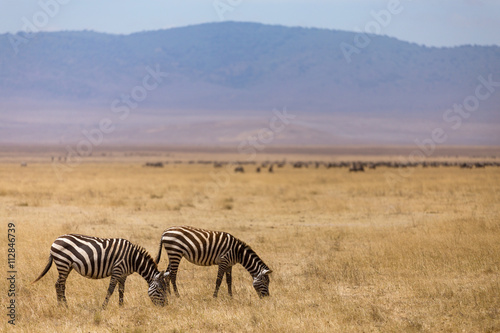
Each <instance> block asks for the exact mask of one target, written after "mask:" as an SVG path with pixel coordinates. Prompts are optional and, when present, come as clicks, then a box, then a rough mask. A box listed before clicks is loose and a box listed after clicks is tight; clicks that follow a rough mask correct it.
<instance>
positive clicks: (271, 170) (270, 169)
mask: <svg viewBox="0 0 500 333" xmlns="http://www.w3.org/2000/svg"><path fill="white" fill-rule="evenodd" d="M268 171H269V172H271V173H273V172H274V171H273V165H272V164H271V166H270V167H269V170H268Z"/></svg>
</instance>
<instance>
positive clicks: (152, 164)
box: [144, 162, 163, 168]
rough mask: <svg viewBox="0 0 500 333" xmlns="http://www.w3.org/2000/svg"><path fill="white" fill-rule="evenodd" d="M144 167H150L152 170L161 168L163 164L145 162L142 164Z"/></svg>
mask: <svg viewBox="0 0 500 333" xmlns="http://www.w3.org/2000/svg"><path fill="white" fill-rule="evenodd" d="M144 166H146V167H152V168H163V162H147V163H146V164H144Z"/></svg>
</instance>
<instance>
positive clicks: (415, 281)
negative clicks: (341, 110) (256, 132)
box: [0, 154, 500, 332]
mask: <svg viewBox="0 0 500 333" xmlns="http://www.w3.org/2000/svg"><path fill="white" fill-rule="evenodd" d="M169 158H170V157H169ZM192 158H193V160H195V159H196V155H195V154H193V156H192ZM219 158H220V156H217V154H213V155H210V156H207V159H211V160H217V159H219ZM270 158H275V159H279V160H281V159H282V157H280V156H278V157H270ZM310 158H313V157H310ZM323 158H324V159H328V157H323ZM147 159H148V157H142V158H139V157H135V158H130V159H124V160H120V161H117V160H115V159H112V158H106V157H102V158H101V159H97V158H96V159H89V160H84V161H82V162H81V163H79V164H78V165H72V166H71V167H69V168H54V165H53V164H52V163H50V161H49V160H48V157H47V159H46V160H42V159H40V160H36V159H35V160H33V161H31V160H30V161H29V162H28V164H27V166H26V167H21V166H20V164H19V163H18V162H17V161H9V160H5V159H3V160H2V159H0V221H1V223H2V230H3V231H2V232H3V235H1V238H2V242H1V247H2V248H1V250H2V253H3V254H4V255H3V257H4V259H3V260H2V267H3V269H2V271H3V274H2V276H3V278H2V279H1V283H0V285H1V286H2V287H1V290H2V291H1V297H2V309H3V310H2V321H1V323H0V330H1V331H4V332H8V331H11V330H13V327H12V326H11V325H10V324H8V322H7V320H8V317H7V316H6V315H5V314H6V307H5V306H7V303H8V302H9V299H8V297H7V290H8V288H9V285H8V284H9V282H8V281H7V279H6V278H5V277H6V275H7V271H8V268H7V245H6V244H7V242H6V239H7V225H8V223H14V224H15V229H16V269H17V280H16V305H17V308H16V325H15V330H16V331H18V332H153V331H160V332H215V331H221V332H256V331H260V332H299V331H301V332H438V331H441V332H496V331H500V168H499V167H486V168H472V169H464V168H459V167H457V166H453V167H435V168H430V167H429V168H423V167H421V166H419V167H415V168H411V169H407V170H404V171H402V170H399V169H394V168H387V167H378V168H376V169H367V170H365V172H356V173H354V172H352V173H351V172H348V169H347V168H330V169H327V168H325V167H324V165H321V166H320V167H318V168H316V167H315V166H314V164H312V165H310V166H309V167H307V168H305V167H302V168H294V167H292V165H291V164H290V163H289V162H291V161H292V160H293V157H289V158H288V159H287V163H286V164H285V165H284V166H283V167H277V166H275V167H274V168H273V171H274V172H273V173H270V172H268V168H267V167H266V168H263V169H262V171H261V172H260V173H257V172H255V170H256V167H257V165H245V166H244V168H245V172H244V173H235V172H234V166H231V167H226V166H222V167H218V168H214V165H213V164H212V163H206V164H203V163H196V162H194V163H189V162H188V160H187V159H186V161H184V162H182V163H174V162H173V161H172V162H171V163H168V164H165V165H164V166H163V167H161V168H153V167H145V166H143V165H144V163H145V161H146V160H147ZM154 159H155V161H156V160H161V159H163V157H161V156H156V157H154ZM165 159H166V157H165ZM174 225H191V226H197V227H202V228H207V229H215V230H223V231H227V232H229V233H231V234H233V235H234V236H236V237H238V238H240V239H241V240H243V241H245V242H246V243H248V244H249V245H251V246H252V248H253V249H254V250H255V251H256V252H257V253H258V254H259V256H260V257H261V258H262V259H263V260H264V262H265V263H266V264H267V265H268V266H269V267H270V268H271V269H272V270H273V273H272V275H271V284H270V293H271V296H270V297H267V298H263V299H259V297H258V295H257V294H256V292H255V291H254V289H253V287H252V279H251V276H250V275H249V274H248V273H247V271H246V270H245V269H244V268H243V267H242V266H240V265H238V266H235V267H234V268H233V297H232V298H231V297H229V295H228V293H227V286H226V284H225V281H223V283H222V285H221V289H220V291H219V297H218V298H213V297H212V293H213V290H214V287H215V279H216V275H217V267H216V266H212V267H200V266H195V265H193V264H191V263H189V262H187V261H185V260H183V261H182V262H181V265H180V268H179V273H178V279H177V282H178V286H179V291H180V294H181V295H180V297H179V298H177V297H175V296H174V295H173V294H172V295H169V296H168V305H167V306H165V307H163V308H157V307H155V306H154V305H153V304H152V303H151V301H150V299H149V297H148V295H147V283H146V282H145V281H144V279H142V277H140V276H139V275H138V274H134V275H131V276H130V277H129V278H128V279H127V284H126V289H125V303H124V306H123V307H119V306H118V291H115V293H114V294H113V296H112V297H111V299H110V303H109V305H108V307H107V309H105V310H102V309H101V304H102V302H103V300H104V298H105V296H106V291H107V288H108V284H109V278H108V279H102V280H90V279H86V278H84V277H82V276H80V275H79V274H78V273H76V272H75V271H73V272H72V273H71V274H70V276H69V278H68V282H67V285H66V296H67V298H68V306H67V307H62V306H58V304H57V300H56V291H55V287H54V284H55V282H56V279H57V269H56V267H55V265H53V266H52V268H51V270H50V271H49V272H48V273H47V275H46V276H45V277H43V278H42V279H41V280H40V281H38V282H37V283H35V284H31V282H32V281H33V280H35V279H36V277H38V275H39V274H40V273H41V272H42V270H43V268H44V267H45V265H46V263H47V259H48V256H49V251H50V246H51V244H52V242H53V241H54V240H55V239H56V238H57V237H58V236H60V235H63V234H66V233H79V234H86V235H91V236H99V237H120V238H126V239H128V240H130V241H132V242H134V243H137V244H139V245H141V246H143V247H144V248H145V249H146V250H147V251H148V252H149V253H151V255H152V256H153V257H154V256H155V255H156V253H157V250H158V244H159V241H160V236H161V233H162V231H163V230H164V229H166V228H167V227H170V226H174ZM167 261H168V260H167V256H166V255H165V253H163V255H162V260H161V261H160V263H159V268H160V269H165V268H166V266H167V263H168V262H167Z"/></svg>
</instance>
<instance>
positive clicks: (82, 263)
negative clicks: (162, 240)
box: [33, 234, 168, 308]
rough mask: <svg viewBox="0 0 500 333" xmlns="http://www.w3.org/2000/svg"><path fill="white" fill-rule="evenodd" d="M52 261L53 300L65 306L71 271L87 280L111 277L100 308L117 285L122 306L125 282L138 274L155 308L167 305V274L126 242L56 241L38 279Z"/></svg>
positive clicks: (79, 238)
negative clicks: (56, 275) (55, 274)
mask: <svg viewBox="0 0 500 333" xmlns="http://www.w3.org/2000/svg"><path fill="white" fill-rule="evenodd" d="M52 261H55V263H56V267H57V271H58V272H59V278H58V279H57V282H56V293H57V301H58V302H63V303H66V295H65V290H66V279H67V278H68V275H69V273H70V272H71V270H73V269H74V270H75V271H77V272H78V273H80V274H81V275H83V276H85V277H87V278H90V279H102V278H105V277H108V276H111V281H110V282H109V288H108V293H107V295H106V299H105V300H104V303H103V305H102V306H103V308H104V307H106V305H107V304H108V301H109V298H110V297H111V295H112V294H113V291H114V289H115V286H116V284H117V283H118V284H119V286H118V291H119V305H120V306H121V305H123V294H124V292H125V280H126V279H127V276H129V275H130V274H132V273H134V272H137V273H139V274H140V275H141V276H142V277H143V278H144V279H145V280H146V281H147V282H148V284H149V289H148V295H149V297H150V298H151V300H152V301H153V303H154V304H155V305H159V306H164V305H165V304H166V303H167V297H166V287H167V284H166V281H165V278H166V277H167V275H168V273H165V272H160V271H158V266H157V265H156V263H155V262H154V261H153V258H151V256H150V255H149V253H147V251H146V250H145V249H144V248H142V247H140V246H138V245H135V244H132V243H130V242H129V241H128V240H126V239H121V238H97V237H89V236H83V235H75V234H69V235H64V236H61V237H59V238H57V239H56V240H55V241H54V243H53V244H52V246H51V248H50V256H49V262H48V263H47V266H46V267H45V269H44V270H43V272H42V274H40V276H39V277H38V278H37V279H36V280H35V281H33V283H35V282H37V281H38V280H40V279H41V278H42V277H43V276H44V275H45V274H46V273H47V272H48V271H49V269H50V267H51V266H52Z"/></svg>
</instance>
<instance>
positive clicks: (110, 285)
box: [102, 275, 119, 309]
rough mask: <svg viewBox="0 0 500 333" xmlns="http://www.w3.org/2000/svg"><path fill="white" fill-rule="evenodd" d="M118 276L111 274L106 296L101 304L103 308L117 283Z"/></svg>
mask: <svg viewBox="0 0 500 333" xmlns="http://www.w3.org/2000/svg"><path fill="white" fill-rule="evenodd" d="M118 280H119V279H118V278H117V277H116V276H114V275H112V276H111V281H109V287H108V294H107V295H106V298H105V299H104V303H103V304H102V308H103V309H105V308H106V306H107V305H108V302H109V298H110V297H111V295H113V292H114V291H115V287H116V284H117V283H118Z"/></svg>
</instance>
